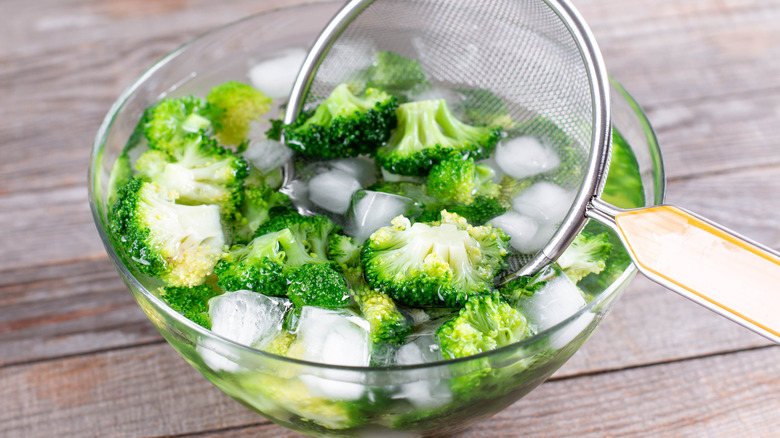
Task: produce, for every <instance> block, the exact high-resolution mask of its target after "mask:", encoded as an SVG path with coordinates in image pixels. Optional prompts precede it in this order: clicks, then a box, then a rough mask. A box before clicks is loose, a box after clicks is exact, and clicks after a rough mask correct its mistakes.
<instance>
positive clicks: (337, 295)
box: [287, 263, 349, 309]
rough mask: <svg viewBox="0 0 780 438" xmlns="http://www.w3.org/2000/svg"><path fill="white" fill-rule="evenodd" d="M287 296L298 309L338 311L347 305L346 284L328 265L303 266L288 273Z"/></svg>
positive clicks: (347, 291) (347, 293)
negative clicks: (306, 307)
mask: <svg viewBox="0 0 780 438" xmlns="http://www.w3.org/2000/svg"><path fill="white" fill-rule="evenodd" d="M287 296H288V297H289V298H290V301H292V303H293V304H294V305H295V306H296V307H297V308H298V309H300V308H302V307H303V306H314V307H321V308H324V309H339V308H342V307H347V306H348V305H349V290H348V289H347V283H346V281H344V277H342V276H341V274H339V273H338V272H337V271H336V270H335V269H333V267H332V266H331V265H330V264H328V263H317V264H308V265H303V266H301V267H300V268H297V269H295V270H293V271H292V272H290V274H289V276H288V285H287Z"/></svg>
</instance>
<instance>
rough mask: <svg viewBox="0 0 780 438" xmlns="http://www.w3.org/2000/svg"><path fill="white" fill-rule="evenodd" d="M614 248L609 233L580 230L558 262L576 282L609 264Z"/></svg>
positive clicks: (598, 271)
mask: <svg viewBox="0 0 780 438" xmlns="http://www.w3.org/2000/svg"><path fill="white" fill-rule="evenodd" d="M611 250H612V244H611V243H610V242H609V234H607V233H601V234H591V233H587V232H580V233H579V234H578V235H577V237H575V238H574V240H573V241H572V242H571V244H570V245H569V247H568V248H566V251H564V252H563V254H561V256H560V257H558V260H557V263H558V265H559V266H560V267H561V269H563V272H564V273H566V275H567V276H568V277H569V278H570V279H571V281H573V282H574V283H575V284H576V283H577V282H578V281H580V280H582V279H583V278H584V277H585V276H587V275H590V274H598V273H600V272H601V271H603V270H604V268H605V267H606V266H607V258H609V253H610V251H611Z"/></svg>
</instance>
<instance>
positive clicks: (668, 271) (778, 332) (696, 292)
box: [587, 199, 780, 343]
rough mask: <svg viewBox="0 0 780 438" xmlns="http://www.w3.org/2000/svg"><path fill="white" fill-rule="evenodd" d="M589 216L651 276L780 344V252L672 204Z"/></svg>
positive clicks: (595, 208) (593, 211)
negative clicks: (614, 236) (610, 232)
mask: <svg viewBox="0 0 780 438" xmlns="http://www.w3.org/2000/svg"><path fill="white" fill-rule="evenodd" d="M587 215H588V216H589V217H591V218H593V219H596V220H598V221H599V222H602V223H604V224H605V225H608V226H610V227H611V228H613V229H614V230H615V231H617V232H618V234H619V235H620V238H621V239H622V240H623V243H624V244H625V247H626V249H627V250H628V252H629V254H630V255H631V258H632V259H633V261H634V263H635V264H636V265H637V268H638V269H639V271H640V272H642V273H643V274H644V275H645V276H647V277H648V278H650V279H651V280H653V281H655V282H657V283H659V284H661V285H663V286H665V287H667V288H669V289H671V290H673V291H675V292H677V293H679V294H681V295H683V296H685V297H687V298H689V299H691V300H693V301H695V302H697V303H699V304H701V305H703V306H705V307H707V308H709V309H710V310H713V311H715V312H717V313H719V314H721V315H723V316H725V317H727V318H729V319H731V320H733V321H735V322H737V323H739V324H741V325H743V326H745V327H747V328H749V329H751V330H753V331H755V332H757V333H759V334H761V335H763V336H765V337H767V338H769V339H771V340H773V341H775V342H778V343H780V253H778V252H776V251H774V250H772V249H769V248H766V247H764V246H762V245H760V244H758V243H755V242H752V241H750V240H748V239H746V238H744V237H742V236H739V235H738V234H736V233H734V232H732V231H729V230H727V229H726V228H724V227H721V226H720V225H717V224H715V223H713V222H711V221H709V220H707V219H704V218H702V217H700V216H697V215H695V214H693V213H691V212H689V211H686V210H683V209H681V208H679V207H675V206H671V205H660V206H655V207H649V208H641V209H636V210H620V209H618V208H616V207H613V206H611V205H609V204H607V203H606V202H604V201H601V200H599V199H594V201H593V202H592V203H591V208H589V210H588V212H587Z"/></svg>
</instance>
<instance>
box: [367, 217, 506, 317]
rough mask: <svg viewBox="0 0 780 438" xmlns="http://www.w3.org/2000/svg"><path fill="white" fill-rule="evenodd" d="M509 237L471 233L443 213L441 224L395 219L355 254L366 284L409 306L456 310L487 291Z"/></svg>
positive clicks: (485, 229)
mask: <svg viewBox="0 0 780 438" xmlns="http://www.w3.org/2000/svg"><path fill="white" fill-rule="evenodd" d="M508 242H509V237H508V236H507V235H506V234H505V233H504V232H502V231H501V230H500V229H498V228H493V227H492V226H490V225H485V226H480V227H473V226H471V225H469V224H468V222H467V221H466V219H464V218H462V217H460V216H458V215H456V214H453V213H448V212H447V211H442V212H441V221H438V222H430V223H422V222H418V223H415V224H414V225H412V224H411V223H410V222H409V219H407V218H405V217H403V216H399V217H397V218H395V219H394V220H393V226H389V227H384V228H380V229H379V230H377V231H375V232H374V234H372V235H371V237H370V238H369V239H368V240H367V241H366V244H365V246H364V247H363V250H362V252H361V260H362V262H363V265H364V267H365V274H366V280H367V281H368V283H369V284H370V285H371V287H373V288H377V289H380V290H382V291H385V292H387V293H388V294H390V296H392V297H393V298H394V299H395V300H397V301H398V302H399V303H401V304H405V305H409V306H438V307H462V306H463V305H464V304H465V303H466V301H467V300H468V298H469V297H470V296H471V295H477V294H484V293H487V292H489V291H490V290H491V289H492V281H493V277H495V275H496V274H497V273H498V271H499V270H500V269H501V267H502V265H503V262H504V258H505V257H506V255H507V247H508Z"/></svg>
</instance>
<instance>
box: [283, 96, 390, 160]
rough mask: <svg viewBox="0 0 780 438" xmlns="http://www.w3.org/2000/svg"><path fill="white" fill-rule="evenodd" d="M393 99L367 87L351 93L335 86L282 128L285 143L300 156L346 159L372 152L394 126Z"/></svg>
mask: <svg viewBox="0 0 780 438" xmlns="http://www.w3.org/2000/svg"><path fill="white" fill-rule="evenodd" d="M397 107H398V103H397V101H396V98H395V97H393V96H391V95H389V94H387V93H385V92H384V91H381V90H378V89H375V88H368V89H367V90H366V91H365V93H364V94H363V95H362V96H359V97H358V96H355V95H353V94H352V92H350V91H349V88H348V86H347V85H346V84H341V85H339V86H337V87H336V88H335V89H334V90H333V92H332V93H331V94H330V96H328V98H327V99H326V100H325V101H324V102H323V103H321V104H320V105H319V106H317V109H316V110H315V111H314V113H311V112H304V113H302V114H301V115H300V116H299V117H298V119H296V120H295V121H294V122H293V123H292V124H290V125H288V126H286V127H285V128H284V138H285V141H286V142H287V145H288V146H290V147H291V148H293V149H294V150H296V151H298V152H300V153H301V154H303V155H307V156H312V157H320V158H347V157H355V156H357V155H360V154H373V153H374V151H375V150H376V148H378V147H379V146H380V145H382V144H383V143H384V142H385V141H387V139H388V138H389V137H390V131H391V130H392V129H393V128H394V127H395V125H396V115H395V109H396V108H397Z"/></svg>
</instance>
